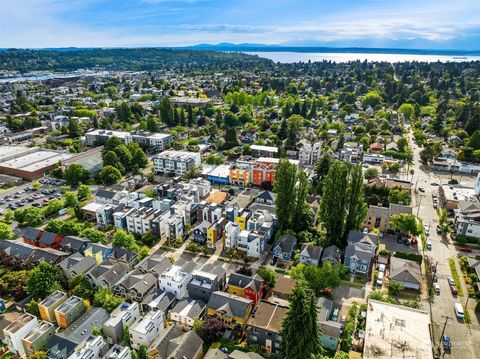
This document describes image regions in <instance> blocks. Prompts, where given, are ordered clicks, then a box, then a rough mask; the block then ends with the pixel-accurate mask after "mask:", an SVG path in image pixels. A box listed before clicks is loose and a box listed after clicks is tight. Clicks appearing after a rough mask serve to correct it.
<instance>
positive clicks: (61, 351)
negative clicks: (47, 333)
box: [45, 334, 78, 359]
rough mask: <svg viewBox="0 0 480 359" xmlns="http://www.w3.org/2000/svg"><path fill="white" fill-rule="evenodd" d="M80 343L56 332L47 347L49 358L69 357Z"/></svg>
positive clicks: (62, 358)
mask: <svg viewBox="0 0 480 359" xmlns="http://www.w3.org/2000/svg"><path fill="white" fill-rule="evenodd" d="M77 345H78V344H77V343H75V342H73V341H71V340H69V339H66V338H64V337H62V336H60V335H58V334H54V335H53V336H52V337H51V338H50V340H49V341H48V344H47V346H46V347H45V349H46V351H47V356H48V358H49V359H67V358H68V357H69V356H70V355H71V354H72V353H73V351H74V350H75V347H76V346H77Z"/></svg>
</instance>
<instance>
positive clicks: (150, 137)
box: [85, 130, 173, 151]
mask: <svg viewBox="0 0 480 359" xmlns="http://www.w3.org/2000/svg"><path fill="white" fill-rule="evenodd" d="M111 137H117V138H119V139H120V140H121V141H123V142H124V143H125V144H128V143H130V142H136V143H138V144H139V145H141V146H145V147H155V148H157V149H159V150H161V151H163V150H164V149H165V148H167V146H168V145H169V144H170V143H172V141H173V136H172V135H170V134H166V133H151V132H146V131H136V132H125V131H113V130H94V131H90V132H87V133H86V134H85V142H86V144H87V145H88V146H98V145H102V144H104V143H105V142H107V140H108V139H109V138H111Z"/></svg>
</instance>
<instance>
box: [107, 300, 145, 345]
mask: <svg viewBox="0 0 480 359" xmlns="http://www.w3.org/2000/svg"><path fill="white" fill-rule="evenodd" d="M139 318H140V306H139V304H138V303H137V302H133V303H132V304H129V303H127V302H123V303H122V304H120V305H119V306H118V307H117V308H116V309H115V310H114V311H113V312H112V313H111V314H110V318H109V319H108V320H107V321H106V322H105V323H103V332H104V333H105V335H106V336H107V337H108V342H109V344H113V343H115V344H118V343H120V342H121V341H122V340H123V335H124V331H125V327H126V326H128V327H131V326H132V325H133V324H134V323H135V322H136V321H137V320H138V319H139Z"/></svg>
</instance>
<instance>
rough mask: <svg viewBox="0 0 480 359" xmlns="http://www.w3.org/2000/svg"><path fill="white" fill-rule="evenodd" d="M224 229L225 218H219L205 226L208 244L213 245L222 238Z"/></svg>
mask: <svg viewBox="0 0 480 359" xmlns="http://www.w3.org/2000/svg"><path fill="white" fill-rule="evenodd" d="M224 230H225V218H223V217H222V218H219V219H218V220H217V221H216V222H215V223H213V224H212V225H211V226H210V227H208V228H207V240H208V242H209V243H210V244H212V245H215V244H217V242H218V241H219V240H220V239H222V238H223V232H224Z"/></svg>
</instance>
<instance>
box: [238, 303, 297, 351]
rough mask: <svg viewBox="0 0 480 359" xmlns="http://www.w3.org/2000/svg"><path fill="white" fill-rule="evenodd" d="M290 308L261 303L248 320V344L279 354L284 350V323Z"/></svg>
mask: <svg viewBox="0 0 480 359" xmlns="http://www.w3.org/2000/svg"><path fill="white" fill-rule="evenodd" d="M287 311H288V307H286V306H280V305H279V304H275V303H272V302H267V301H260V302H259V304H258V307H257V309H256V310H255V315H254V316H253V315H252V317H251V318H250V319H249V320H248V324H247V329H246V333H247V335H246V336H247V343H249V344H256V345H259V346H260V348H261V350H262V351H265V352H267V353H273V354H279V353H281V350H282V336H281V331H282V321H283V319H284V318H285V317H286V316H287Z"/></svg>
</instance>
